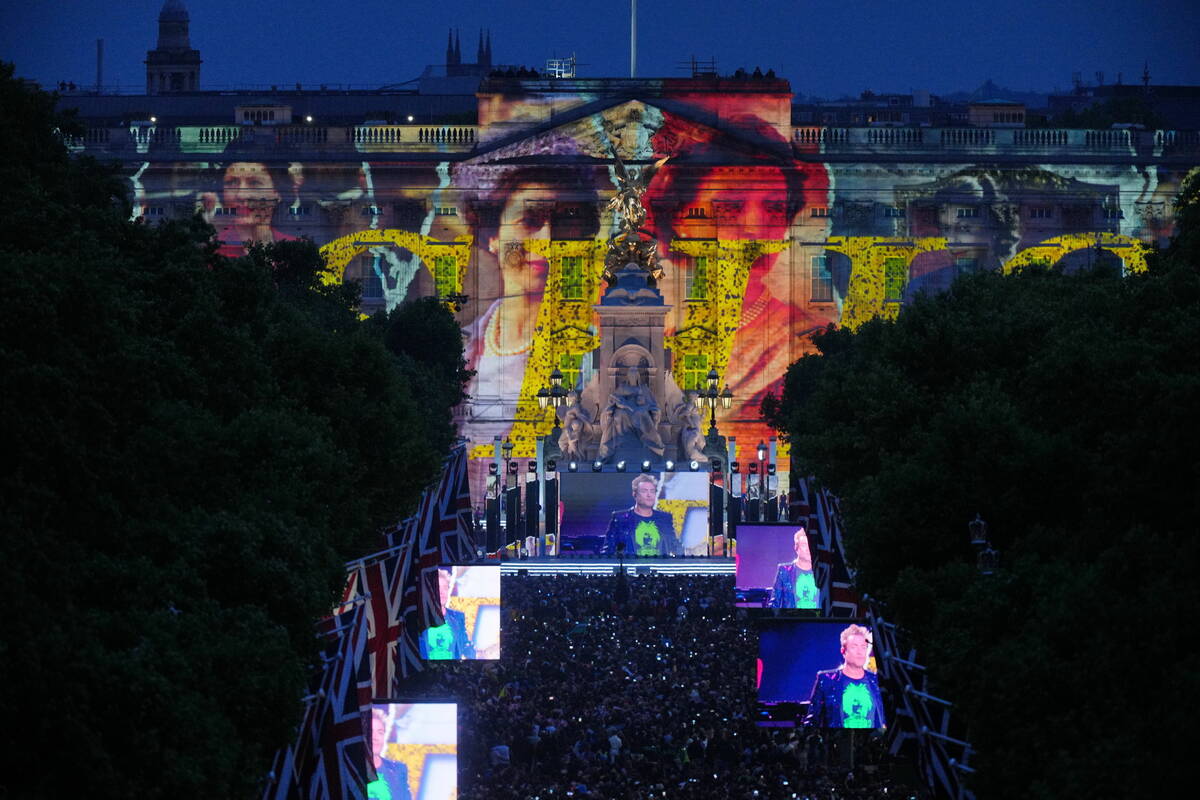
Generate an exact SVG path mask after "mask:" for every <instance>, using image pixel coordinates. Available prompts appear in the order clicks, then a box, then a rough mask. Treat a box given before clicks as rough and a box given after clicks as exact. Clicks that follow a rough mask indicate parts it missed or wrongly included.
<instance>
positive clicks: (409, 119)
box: [408, 114, 413, 122]
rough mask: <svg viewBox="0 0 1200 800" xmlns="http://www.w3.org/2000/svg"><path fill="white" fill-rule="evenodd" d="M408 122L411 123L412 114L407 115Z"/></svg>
mask: <svg viewBox="0 0 1200 800" xmlns="http://www.w3.org/2000/svg"><path fill="white" fill-rule="evenodd" d="M408 121H409V122H412V121H413V115H412V114H409V115H408Z"/></svg>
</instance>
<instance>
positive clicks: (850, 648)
mask: <svg viewBox="0 0 1200 800" xmlns="http://www.w3.org/2000/svg"><path fill="white" fill-rule="evenodd" d="M870 654H871V644H870V643H869V642H868V641H867V637H866V636H864V635H863V634H861V633H858V632H857V631H854V632H852V633H850V634H849V635H848V636H846V643H845V644H844V645H843V646H842V658H843V659H844V660H845V662H846V666H848V667H851V668H852V669H856V670H860V669H862V668H863V667H865V666H866V664H867V657H868V656H869V655H870Z"/></svg>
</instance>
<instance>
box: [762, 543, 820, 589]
mask: <svg viewBox="0 0 1200 800" xmlns="http://www.w3.org/2000/svg"><path fill="white" fill-rule="evenodd" d="M792 542H793V544H792V547H793V549H794V550H795V551H796V558H795V559H793V560H792V561H788V562H785V563H783V564H780V565H779V571H778V572H776V573H775V591H774V592H772V593H771V608H820V607H821V596H820V593H819V592H818V590H817V582H816V580H815V579H814V578H813V564H812V553H811V552H810V550H809V547H808V533H807V532H806V531H805V530H804V528H803V527H801V528H800V530H798V531H796V533H795V535H793V537H792Z"/></svg>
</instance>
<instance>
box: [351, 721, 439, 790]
mask: <svg viewBox="0 0 1200 800" xmlns="http://www.w3.org/2000/svg"><path fill="white" fill-rule="evenodd" d="M371 754H372V757H373V758H374V763H375V771H376V774H377V775H378V778H377V779H376V780H375V781H374V782H372V783H370V784H368V785H367V796H368V797H370V798H373V799H374V800H452V798H454V797H456V796H457V795H458V706H457V705H456V704H454V703H382V704H378V705H374V706H372V707H371Z"/></svg>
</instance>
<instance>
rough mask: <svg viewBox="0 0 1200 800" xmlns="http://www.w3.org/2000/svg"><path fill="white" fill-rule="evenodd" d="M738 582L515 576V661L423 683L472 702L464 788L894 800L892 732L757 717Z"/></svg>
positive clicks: (459, 667) (496, 795) (509, 585)
mask: <svg viewBox="0 0 1200 800" xmlns="http://www.w3.org/2000/svg"><path fill="white" fill-rule="evenodd" d="M732 597H733V580H732V577H729V578H713V577H700V576H644V577H637V578H629V579H627V580H623V579H621V578H618V577H610V576H604V577H596V576H579V575H572V576H564V575H559V576H552V577H543V576H539V577H526V576H521V577H512V578H505V579H504V584H503V600H504V606H505V619H504V629H503V644H502V652H503V655H502V659H501V661H500V662H498V663H496V662H493V663H481V662H466V663H464V662H459V663H454V664H438V665H435V668H433V669H431V670H429V671H428V672H426V673H423V674H422V675H421V676H419V678H418V680H417V681H416V682H415V683H414V684H413V686H412V687H411V688H413V689H414V690H415V691H419V692H420V693H422V694H429V695H431V696H432V695H438V696H442V697H454V698H456V699H457V701H458V702H459V704H460V706H459V730H460V741H459V775H460V787H459V797H460V798H462V800H485V799H486V800H510V799H511V800H549V799H550V798H566V797H578V798H603V799H604V800H609V799H610V798H622V799H627V800H643V799H648V798H660V797H665V798H685V799H686V798H703V799H704V800H720V798H751V799H752V798H761V799H762V800H772V799H773V798H779V799H780V800H786V799H787V798H818V797H819V798H824V799H825V800H830V799H831V798H847V799H849V798H894V797H901V798H906V797H916V796H918V795H919V793H917V792H915V791H910V790H909V788H907V786H912V785H915V781H913V780H912V779H911V775H909V776H908V780H904V781H903V783H904V784H907V786H903V785H901V783H902V782H901V781H900V780H899V779H898V777H897V772H898V770H897V765H895V764H893V763H891V762H890V761H889V760H888V759H887V758H886V757H885V756H884V753H883V747H882V739H881V736H880V735H879V734H873V733H867V732H857V733H856V734H855V735H854V736H851V732H849V731H824V732H818V731H809V730H804V729H796V728H788V729H782V728H763V727H759V726H757V725H756V724H755V720H754V716H755V697H754V693H755V691H754V690H755V686H754V674H755V669H754V666H755V659H756V657H757V638H756V634H755V631H754V628H753V626H752V625H750V624H749V622H748V620H747V618H746V616H745V612H744V611H742V610H739V609H735V608H734V607H733V605H732Z"/></svg>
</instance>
